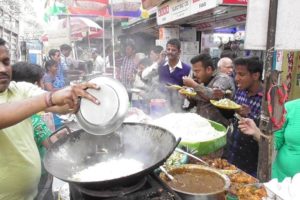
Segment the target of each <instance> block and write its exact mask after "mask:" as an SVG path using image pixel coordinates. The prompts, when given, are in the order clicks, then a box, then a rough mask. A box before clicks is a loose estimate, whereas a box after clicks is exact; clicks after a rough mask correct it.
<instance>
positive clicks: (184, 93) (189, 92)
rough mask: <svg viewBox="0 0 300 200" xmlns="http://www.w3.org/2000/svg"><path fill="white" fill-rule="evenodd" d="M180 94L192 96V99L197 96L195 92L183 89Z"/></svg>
mask: <svg viewBox="0 0 300 200" xmlns="http://www.w3.org/2000/svg"><path fill="white" fill-rule="evenodd" d="M179 93H180V94H183V95H186V96H190V97H194V96H196V95H197V93H196V92H194V91H190V90H188V89H185V88H182V89H181V90H179Z"/></svg>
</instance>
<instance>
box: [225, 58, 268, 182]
mask: <svg viewBox="0 0 300 200" xmlns="http://www.w3.org/2000/svg"><path fill="white" fill-rule="evenodd" d="M234 65H235V74H236V75H235V81H236V85H237V88H238V89H237V91H236V93H235V97H234V101H235V102H236V103H237V104H240V105H242V107H241V109H239V110H238V111H237V113H238V114H239V115H241V116H242V117H247V118H251V119H253V120H254V121H255V122H256V124H257V125H258V123H259V120H260V113H261V102H262V97H263V93H262V92H263V87H262V72H263V64H262V62H260V61H259V59H258V58H254V57H252V58H238V59H236V60H235V61H234ZM224 156H225V157H226V158H227V160H228V161H229V162H230V163H232V164H234V165H236V166H237V167H238V168H240V169H242V170H243V171H245V172H247V173H248V174H251V175H252V176H256V174H257V161H258V142H257V141H256V140H255V139H254V138H253V137H252V136H249V135H245V134H242V133H241V132H240V130H239V128H238V119H236V118H234V121H233V131H232V132H231V133H228V135H227V147H226V151H225V154H224Z"/></svg>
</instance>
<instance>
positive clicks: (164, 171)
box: [159, 166, 175, 181]
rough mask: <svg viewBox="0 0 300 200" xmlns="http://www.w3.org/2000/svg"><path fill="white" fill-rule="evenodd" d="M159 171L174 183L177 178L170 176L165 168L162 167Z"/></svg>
mask: <svg viewBox="0 0 300 200" xmlns="http://www.w3.org/2000/svg"><path fill="white" fill-rule="evenodd" d="M159 169H160V170H161V171H162V172H163V173H165V175H166V176H167V177H168V178H169V179H170V180H171V181H174V180H175V178H174V176H172V175H171V174H169V172H168V171H167V170H166V169H165V168H164V167H163V166H160V167H159Z"/></svg>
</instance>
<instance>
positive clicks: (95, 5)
mask: <svg viewBox="0 0 300 200" xmlns="http://www.w3.org/2000/svg"><path fill="white" fill-rule="evenodd" d="M141 7H142V4H141V0H130V1H128V0H127V1H125V0H113V1H108V0H73V5H72V6H69V7H68V10H69V12H70V14H73V15H95V16H103V17H112V16H114V17H126V18H127V17H140V16H141V14H142V10H141Z"/></svg>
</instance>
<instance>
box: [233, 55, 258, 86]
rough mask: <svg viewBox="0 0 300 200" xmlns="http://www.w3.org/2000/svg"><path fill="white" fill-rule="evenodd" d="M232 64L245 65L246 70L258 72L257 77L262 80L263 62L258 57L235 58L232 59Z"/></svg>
mask: <svg viewBox="0 0 300 200" xmlns="http://www.w3.org/2000/svg"><path fill="white" fill-rule="evenodd" d="M234 65H235V66H237V65H242V66H246V68H247V70H248V71H249V72H250V73H251V74H253V73H257V72H258V73H259V75H260V76H259V79H260V80H262V72H263V62H262V61H260V60H259V58H258V57H249V58H237V59H235V60H234Z"/></svg>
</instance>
